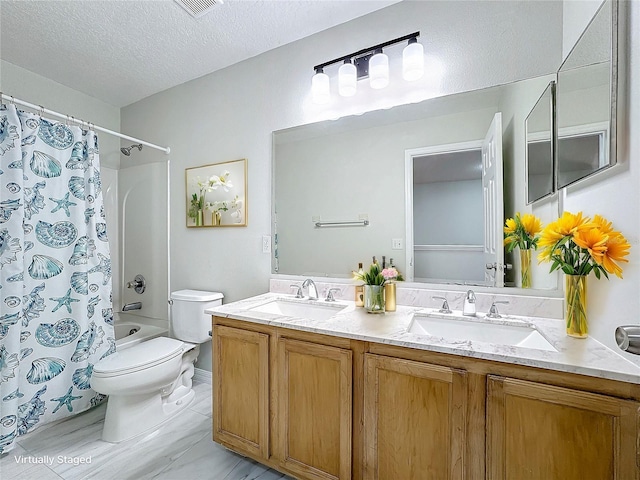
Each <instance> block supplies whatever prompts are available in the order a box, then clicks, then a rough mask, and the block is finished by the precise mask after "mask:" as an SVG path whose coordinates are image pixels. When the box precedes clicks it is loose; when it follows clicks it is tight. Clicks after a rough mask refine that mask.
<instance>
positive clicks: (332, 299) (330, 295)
mask: <svg viewBox="0 0 640 480" xmlns="http://www.w3.org/2000/svg"><path fill="white" fill-rule="evenodd" d="M339 291H340V289H339V288H329V289H328V290H327V296H326V297H325V299H324V301H325V302H335V301H336V297H335V295H334V293H336V292H339Z"/></svg>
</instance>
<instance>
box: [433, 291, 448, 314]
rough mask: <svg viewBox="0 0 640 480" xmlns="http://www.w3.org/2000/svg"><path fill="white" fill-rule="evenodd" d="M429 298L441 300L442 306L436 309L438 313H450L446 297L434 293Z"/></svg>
mask: <svg viewBox="0 0 640 480" xmlns="http://www.w3.org/2000/svg"><path fill="white" fill-rule="evenodd" d="M431 298H433V299H434V300H442V307H440V310H438V313H451V309H450V308H449V302H448V301H447V297H443V296H440V295H434V296H433V297H431Z"/></svg>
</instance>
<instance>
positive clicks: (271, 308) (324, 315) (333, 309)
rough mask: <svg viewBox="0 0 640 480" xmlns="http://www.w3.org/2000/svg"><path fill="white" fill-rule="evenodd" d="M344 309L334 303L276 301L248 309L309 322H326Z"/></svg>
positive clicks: (342, 306)
mask: <svg viewBox="0 0 640 480" xmlns="http://www.w3.org/2000/svg"><path fill="white" fill-rule="evenodd" d="M344 308H345V306H344V305H341V304H335V303H327V304H318V303H303V302H294V301H290V300H283V299H277V300H273V301H271V302H268V303H263V304H262V305H258V306H257V307H253V308H250V309H249V311H252V312H262V313H273V314H276V315H285V316H287V317H299V318H307V319H309V320H327V319H328V318H331V317H333V316H334V315H336V314H337V313H338V312H340V311H341V310H342V309H344Z"/></svg>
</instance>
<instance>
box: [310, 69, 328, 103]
mask: <svg viewBox="0 0 640 480" xmlns="http://www.w3.org/2000/svg"><path fill="white" fill-rule="evenodd" d="M311 97H312V98H313V103H317V104H319V105H322V104H325V103H329V99H330V98H331V92H330V89H329V75H327V74H326V73H323V72H322V71H320V72H317V73H316V74H315V75H314V76H313V77H311Z"/></svg>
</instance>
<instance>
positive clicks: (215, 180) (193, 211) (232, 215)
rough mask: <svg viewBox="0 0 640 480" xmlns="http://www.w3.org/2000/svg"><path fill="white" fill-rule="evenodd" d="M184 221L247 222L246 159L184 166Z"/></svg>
mask: <svg viewBox="0 0 640 480" xmlns="http://www.w3.org/2000/svg"><path fill="white" fill-rule="evenodd" d="M185 191H186V212H185V213H186V225H187V228H200V227H246V226H247V159H246V158H243V159H240V160H232V161H229V162H222V163H213V164H209V165H201V166H199V167H192V168H187V169H185Z"/></svg>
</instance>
